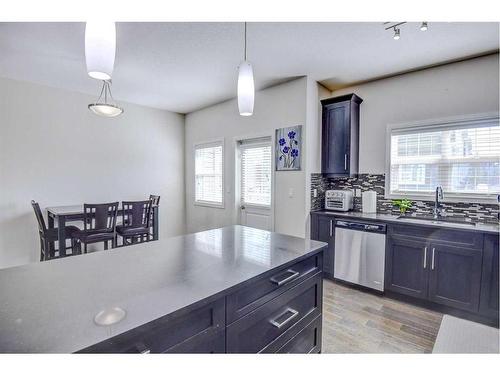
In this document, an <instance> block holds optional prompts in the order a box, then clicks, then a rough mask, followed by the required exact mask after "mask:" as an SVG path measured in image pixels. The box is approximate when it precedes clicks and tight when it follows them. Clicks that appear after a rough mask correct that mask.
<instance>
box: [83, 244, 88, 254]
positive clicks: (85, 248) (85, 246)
mask: <svg viewBox="0 0 500 375" xmlns="http://www.w3.org/2000/svg"><path fill="white" fill-rule="evenodd" d="M83 252H84V253H85V254H87V244H86V243H84V244H83Z"/></svg>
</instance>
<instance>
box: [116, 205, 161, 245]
mask: <svg viewBox="0 0 500 375" xmlns="http://www.w3.org/2000/svg"><path fill="white" fill-rule="evenodd" d="M151 204H152V201H151V199H148V200H145V201H123V202H122V225H117V226H116V234H117V235H120V236H121V237H122V243H123V245H130V244H133V243H137V242H139V241H140V242H144V241H149V239H150V238H149V237H150V233H149V228H150V225H149V223H150V220H151Z"/></svg>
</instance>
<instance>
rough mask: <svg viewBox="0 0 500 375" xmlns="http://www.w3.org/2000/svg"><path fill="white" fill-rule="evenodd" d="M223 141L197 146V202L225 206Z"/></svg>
mask: <svg viewBox="0 0 500 375" xmlns="http://www.w3.org/2000/svg"><path fill="white" fill-rule="evenodd" d="M223 157H224V156H223V142H222V141H217V142H212V143H206V144H200V145H196V146H195V203H197V204H201V205H208V206H215V207H223V206H224V200H223V185H224V183H223V168H224V167H223Z"/></svg>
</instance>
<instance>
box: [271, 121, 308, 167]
mask: <svg viewBox="0 0 500 375" xmlns="http://www.w3.org/2000/svg"><path fill="white" fill-rule="evenodd" d="M301 158H302V125H297V126H291V127H288V128H281V129H276V170H277V171H300V160H301Z"/></svg>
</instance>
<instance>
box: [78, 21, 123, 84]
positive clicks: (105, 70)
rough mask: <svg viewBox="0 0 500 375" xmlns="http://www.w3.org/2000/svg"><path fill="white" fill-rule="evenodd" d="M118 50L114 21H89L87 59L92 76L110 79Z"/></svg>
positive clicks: (87, 28) (86, 32) (86, 43)
mask: <svg viewBox="0 0 500 375" xmlns="http://www.w3.org/2000/svg"><path fill="white" fill-rule="evenodd" d="M115 51H116V27H115V23H114V22H107V21H89V22H87V23H86V24H85V61H86V63H87V72H88V74H89V76H90V77H92V78H94V79H98V80H106V81H107V80H110V79H111V76H112V75H113V66H114V64H115Z"/></svg>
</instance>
